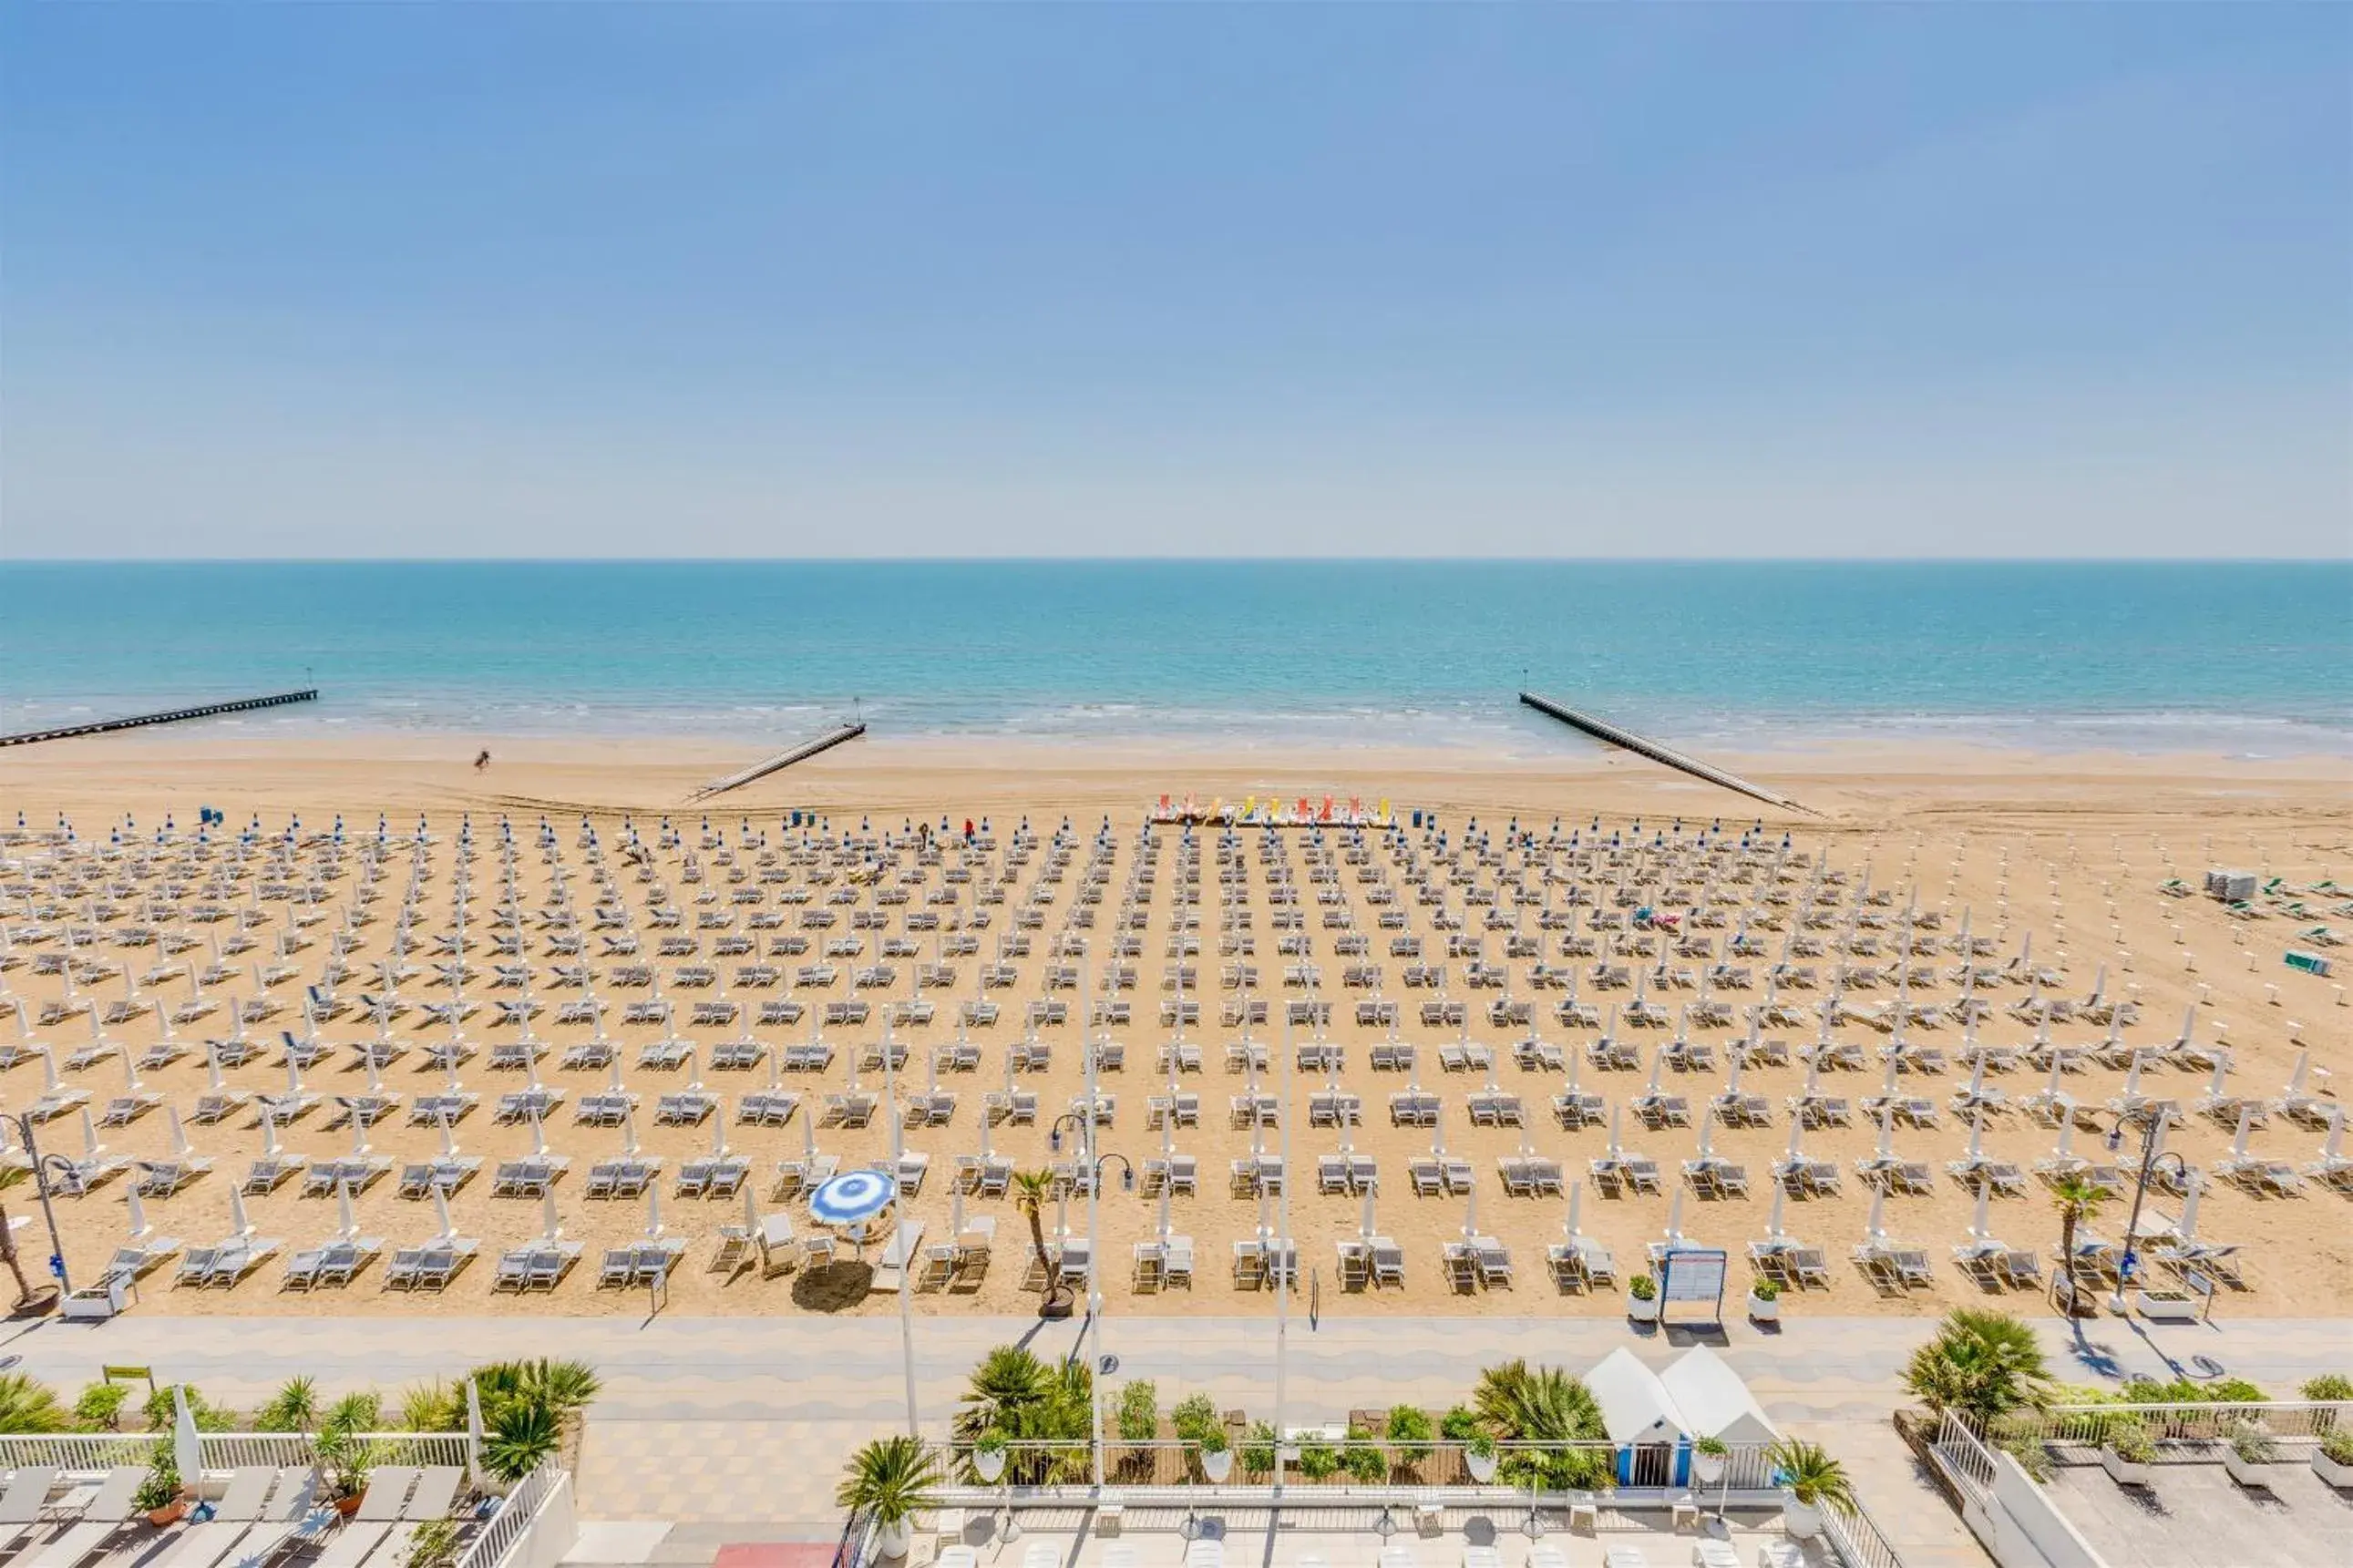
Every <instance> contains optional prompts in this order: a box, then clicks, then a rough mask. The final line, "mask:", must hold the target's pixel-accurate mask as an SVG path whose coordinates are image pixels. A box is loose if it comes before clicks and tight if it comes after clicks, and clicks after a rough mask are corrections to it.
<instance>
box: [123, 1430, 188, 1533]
mask: <svg viewBox="0 0 2353 1568" xmlns="http://www.w3.org/2000/svg"><path fill="white" fill-rule="evenodd" d="M131 1506H132V1508H134V1509H136V1510H139V1511H140V1512H141V1513H143V1514H145V1515H146V1516H147V1522H148V1523H150V1524H153V1525H158V1526H161V1525H166V1524H169V1523H171V1522H172V1521H174V1520H175V1519H177V1518H179V1517H180V1515H181V1514H183V1513H185V1512H186V1511H187V1507H188V1505H187V1500H185V1498H183V1497H182V1496H181V1495H180V1467H179V1465H178V1463H177V1462H176V1461H175V1460H174V1459H173V1458H172V1450H171V1448H170V1447H168V1446H158V1447H157V1448H156V1450H155V1462H154V1463H153V1464H152V1465H150V1466H148V1467H147V1474H146V1477H145V1479H142V1480H141V1481H140V1483H139V1489H138V1490H137V1491H135V1492H132V1494H131Z"/></svg>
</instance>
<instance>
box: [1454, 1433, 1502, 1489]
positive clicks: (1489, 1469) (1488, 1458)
mask: <svg viewBox="0 0 2353 1568" xmlns="http://www.w3.org/2000/svg"><path fill="white" fill-rule="evenodd" d="M1462 1464H1463V1468H1466V1469H1468V1470H1469V1471H1470V1472H1471V1479H1472V1480H1474V1481H1477V1482H1478V1483H1479V1484H1480V1485H1481V1486H1482V1487H1483V1486H1485V1485H1486V1484H1487V1483H1488V1482H1489V1481H1492V1480H1493V1479H1495V1439H1494V1438H1493V1437H1490V1436H1487V1434H1486V1433H1484V1432H1475V1433H1473V1434H1472V1436H1471V1438H1470V1440H1469V1441H1468V1442H1467V1443H1465V1444H1464V1445H1463V1448H1462Z"/></svg>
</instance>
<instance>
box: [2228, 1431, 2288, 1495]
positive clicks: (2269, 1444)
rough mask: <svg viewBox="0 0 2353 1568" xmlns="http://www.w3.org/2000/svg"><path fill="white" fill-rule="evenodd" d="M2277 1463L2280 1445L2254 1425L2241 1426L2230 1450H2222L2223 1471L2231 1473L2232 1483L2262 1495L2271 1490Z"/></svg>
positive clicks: (2234, 1435)
mask: <svg viewBox="0 0 2353 1568" xmlns="http://www.w3.org/2000/svg"><path fill="white" fill-rule="evenodd" d="M2277 1463H2279V1445H2278V1444H2277V1443H2274V1442H2273V1441H2272V1435H2271V1434H2270V1433H2268V1432H2266V1431H2264V1430H2263V1428H2262V1427H2260V1426H2255V1425H2254V1424H2253V1423H2252V1422H2248V1423H2242V1425H2241V1426H2240V1427H2239V1429H2238V1430H2237V1431H2235V1432H2233V1433H2232V1434H2231V1442H2230V1446H2229V1447H2226V1448H2224V1449H2223V1450H2222V1468H2224V1469H2226V1470H2228V1471H2230V1472H2231V1479H2232V1480H2234V1481H2236V1482H2238V1483H2239V1484H2240V1485H2241V1486H2242V1487H2251V1488H2254V1489H2258V1490H2262V1491H2269V1490H2271V1489H2272V1483H2271V1481H2270V1479H2269V1477H2270V1475H2271V1467H2272V1466H2274V1465H2275V1464H2277Z"/></svg>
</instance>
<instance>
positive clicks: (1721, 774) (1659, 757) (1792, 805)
mask: <svg viewBox="0 0 2353 1568" xmlns="http://www.w3.org/2000/svg"><path fill="white" fill-rule="evenodd" d="M1520 700H1521V701H1523V702H1525V703H1526V704H1527V705H1528V706H1529V707H1531V708H1533V709H1535V710H1536V711H1537V712H1539V713H1546V714H1549V715H1551V716H1552V717H1553V718H1555V719H1557V720H1559V721H1561V722H1562V723H1564V724H1567V725H1568V726H1569V727H1570V728H1571V729H1575V730H1582V731H1585V732H1586V733H1587V734H1588V735H1590V736H1592V737H1593V738H1594V739H1595V740H1597V741H1605V742H1609V744H1610V745H1613V746H1622V747H1623V748H1625V749H1626V750H1627V751H1630V752H1633V753H1635V754H1636V755H1637V756H1643V757H1648V758H1650V759H1651V761H1652V762H1654V763H1664V764H1665V765H1666V766H1668V767H1671V768H1673V769H1675V770H1677V771H1678V772H1681V773H1689V774H1691V776H1692V777H1694V778H1695V779H1705V780H1706V781H1707V782H1708V783H1710V784H1720V785H1722V786H1723V787H1724V788H1725V789H1728V790H1737V791H1738V792H1739V793H1740V794H1742V795H1746V796H1748V798H1749V799H1751V800H1761V801H1763V802H1764V803H1765V804H1766V805H1778V806H1779V807H1780V808H1781V809H1783V810H1784V811H1802V812H1804V813H1805V814H1806V815H1807V816H1820V815H1821V813H1820V812H1819V811H1816V810H1815V809H1814V808H1813V807H1812V806H1810V805H1800V804H1799V802H1797V801H1794V800H1791V799H1790V798H1789V797H1788V795H1776V794H1775V793H1773V791H1771V790H1769V789H1767V788H1765V787H1764V786H1763V785H1761V784H1750V783H1749V782H1748V781H1747V780H1746V779H1744V778H1742V777H1740V776H1739V775H1737V774H1736V773H1725V771H1724V770H1723V769H1722V768H1718V767H1711V766H1710V765H1708V764H1707V763H1703V762H1701V761H1700V760H1699V759H1698V758H1696V757H1687V756H1685V755H1683V752H1678V751H1676V750H1674V749H1673V748H1672V747H1671V746H1662V745H1661V744H1659V742H1656V741H1648V740H1644V739H1643V738H1642V737H1641V736H1640V735H1637V734H1636V733H1634V731H1631V730H1621V729H1620V728H1619V727H1618V726H1617V725H1615V724H1612V723H1610V722H1609V721H1607V720H1603V719H1596V718H1595V717H1594V716H1593V715H1592V714H1590V713H1580V712H1578V711H1577V710H1576V709H1574V708H1566V707H1563V706H1562V705H1561V704H1559V703H1557V702H1555V701H1554V700H1552V699H1550V698H1549V697H1539V696H1537V695H1536V694H1535V692H1533V691H1523V692H1521V693H1520Z"/></svg>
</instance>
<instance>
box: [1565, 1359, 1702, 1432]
mask: <svg viewBox="0 0 2353 1568" xmlns="http://www.w3.org/2000/svg"><path fill="white" fill-rule="evenodd" d="M1585 1386H1586V1387H1588V1388H1589V1389H1591V1390H1592V1391H1593V1399H1594V1403H1596V1404H1598V1405H1600V1406H1601V1425H1602V1426H1603V1427H1604V1428H1605V1429H1607V1430H1608V1432H1609V1440H1610V1441H1611V1442H1613V1443H1616V1444H1618V1445H1620V1447H1624V1446H1627V1445H1631V1444H1642V1443H1672V1442H1676V1441H1678V1440H1680V1439H1681V1438H1683V1437H1686V1436H1690V1435H1691V1429H1690V1427H1689V1426H1686V1425H1684V1422H1683V1413H1682V1412H1681V1411H1679V1410H1677V1409H1676V1408H1675V1402H1674V1398H1673V1396H1672V1394H1669V1393H1668V1392H1667V1385H1666V1384H1664V1383H1663V1382H1662V1381H1661V1380H1660V1378H1659V1374H1658V1373H1655V1372H1652V1371H1651V1369H1650V1368H1649V1367H1647V1366H1644V1365H1643V1364H1642V1363H1641V1362H1640V1361H1638V1360H1636V1359H1635V1357H1634V1352H1631V1351H1630V1350H1627V1349H1625V1348H1624V1347H1623V1346H1620V1348H1619V1349H1617V1350H1614V1351H1611V1352H1609V1354H1608V1355H1606V1356H1604V1357H1602V1358H1601V1360H1600V1361H1599V1362H1597V1363H1595V1364H1594V1367H1593V1370H1592V1371H1591V1372H1588V1373H1586V1374H1585Z"/></svg>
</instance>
